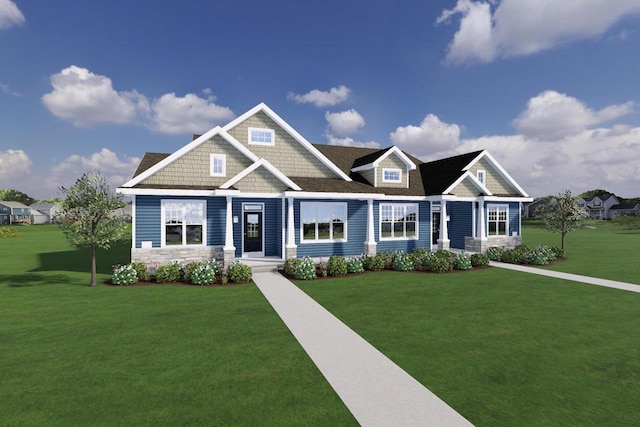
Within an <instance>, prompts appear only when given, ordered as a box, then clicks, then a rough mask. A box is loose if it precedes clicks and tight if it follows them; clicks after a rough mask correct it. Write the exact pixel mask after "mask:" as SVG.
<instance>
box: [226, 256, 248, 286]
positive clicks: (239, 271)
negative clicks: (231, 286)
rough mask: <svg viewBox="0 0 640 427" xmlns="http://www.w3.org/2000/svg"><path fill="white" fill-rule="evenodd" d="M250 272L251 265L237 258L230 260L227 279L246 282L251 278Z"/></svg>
mask: <svg viewBox="0 0 640 427" xmlns="http://www.w3.org/2000/svg"><path fill="white" fill-rule="evenodd" d="M252 274H253V273H252V271H251V267H249V266H248V265H246V264H243V263H241V262H240V261H238V260H235V261H231V262H230V263H229V267H228V268H227V275H228V276H229V280H231V281H232V282H234V283H247V282H249V281H250V280H251V276H252Z"/></svg>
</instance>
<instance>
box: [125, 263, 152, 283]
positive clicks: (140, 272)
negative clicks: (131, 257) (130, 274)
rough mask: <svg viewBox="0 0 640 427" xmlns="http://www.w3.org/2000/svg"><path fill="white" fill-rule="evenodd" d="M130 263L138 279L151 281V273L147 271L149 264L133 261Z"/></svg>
mask: <svg viewBox="0 0 640 427" xmlns="http://www.w3.org/2000/svg"><path fill="white" fill-rule="evenodd" d="M129 265H130V266H131V267H132V268H133V269H134V270H135V271H136V275H137V276H138V280H141V281H143V282H148V281H149V278H150V275H149V272H148V271H147V266H146V265H145V264H144V263H141V262H132V263H131V264H129Z"/></svg>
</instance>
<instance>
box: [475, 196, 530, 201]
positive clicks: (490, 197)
mask: <svg viewBox="0 0 640 427" xmlns="http://www.w3.org/2000/svg"><path fill="white" fill-rule="evenodd" d="M532 200H533V197H501V196H488V197H485V198H484V201H485V202H530V201H532Z"/></svg>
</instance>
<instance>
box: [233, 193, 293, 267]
mask: <svg viewBox="0 0 640 427" xmlns="http://www.w3.org/2000/svg"><path fill="white" fill-rule="evenodd" d="M225 203H226V201H225ZM243 203H263V204H264V212H263V216H262V220H263V221H264V255H265V256H277V257H281V256H282V199H279V198H278V199H272V198H270V199H261V198H237V199H236V198H234V199H233V208H232V209H233V216H237V217H238V222H237V223H235V224H233V246H235V248H236V255H235V256H236V258H240V257H242V237H243V230H242V227H243V224H242V204H243ZM222 224H223V229H222V244H224V212H223V216H222Z"/></svg>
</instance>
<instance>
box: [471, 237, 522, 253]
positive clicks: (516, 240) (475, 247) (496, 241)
mask: <svg viewBox="0 0 640 427" xmlns="http://www.w3.org/2000/svg"><path fill="white" fill-rule="evenodd" d="M521 244H522V236H491V237H488V238H487V239H486V240H480V239H474V238H473V237H465V238H464V250H465V251H469V252H485V251H486V250H487V249H489V248H491V247H494V246H499V247H507V248H515V247H516V246H518V245H521Z"/></svg>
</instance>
